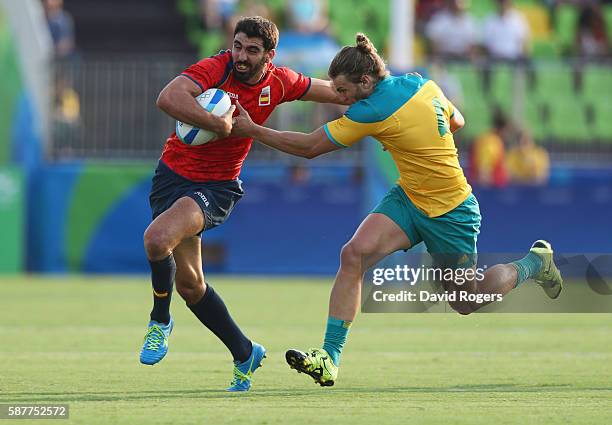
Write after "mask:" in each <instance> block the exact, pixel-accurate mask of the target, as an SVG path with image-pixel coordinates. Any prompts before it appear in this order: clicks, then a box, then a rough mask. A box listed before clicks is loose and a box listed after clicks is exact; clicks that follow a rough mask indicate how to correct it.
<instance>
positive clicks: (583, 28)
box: [574, 1, 610, 57]
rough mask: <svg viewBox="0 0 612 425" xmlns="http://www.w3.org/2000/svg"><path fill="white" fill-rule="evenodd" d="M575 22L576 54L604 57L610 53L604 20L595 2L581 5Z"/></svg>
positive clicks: (599, 7)
mask: <svg viewBox="0 0 612 425" xmlns="http://www.w3.org/2000/svg"><path fill="white" fill-rule="evenodd" d="M576 24H577V28H576V39H575V41H574V47H575V49H576V54H578V55H580V56H584V57H604V56H608V55H609V54H610V44H609V42H608V32H607V28H606V21H605V19H604V17H603V13H602V10H601V6H600V5H599V4H598V3H597V2H594V1H591V2H587V3H583V4H582V5H581V7H580V13H579V15H578V21H577V23H576Z"/></svg>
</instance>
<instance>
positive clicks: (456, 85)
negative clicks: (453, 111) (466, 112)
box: [429, 59, 464, 110]
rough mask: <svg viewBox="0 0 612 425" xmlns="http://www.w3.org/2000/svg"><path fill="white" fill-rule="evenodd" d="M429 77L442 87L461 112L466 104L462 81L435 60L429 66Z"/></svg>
mask: <svg viewBox="0 0 612 425" xmlns="http://www.w3.org/2000/svg"><path fill="white" fill-rule="evenodd" d="M429 76H430V77H431V79H432V80H434V81H435V82H436V83H437V84H438V85H439V86H440V88H441V89H442V91H443V92H444V94H445V95H446V97H447V98H448V99H450V101H451V102H453V105H455V106H456V107H458V108H459V109H460V110H461V109H462V108H463V104H464V98H463V87H462V86H461V80H459V79H458V78H457V76H455V75H453V74H451V73H449V72H448V69H447V68H446V67H445V66H444V63H441V62H440V61H438V60H435V59H434V60H433V61H432V62H431V64H430V65H429Z"/></svg>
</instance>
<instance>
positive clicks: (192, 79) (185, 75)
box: [181, 74, 204, 91]
mask: <svg viewBox="0 0 612 425" xmlns="http://www.w3.org/2000/svg"><path fill="white" fill-rule="evenodd" d="M181 76H182V77H185V78H189V79H190V80H191V81H193V82H194V83H196V84H197V85H198V87H199V88H200V90H202V91H204V87H202V84H200V83H198V82H197V81H196V80H195V79H194V78H193V77H190V76H189V75H187V74H181Z"/></svg>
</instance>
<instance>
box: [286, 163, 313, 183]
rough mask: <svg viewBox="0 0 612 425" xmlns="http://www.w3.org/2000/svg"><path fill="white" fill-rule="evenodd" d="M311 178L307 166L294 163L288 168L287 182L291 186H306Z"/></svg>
mask: <svg viewBox="0 0 612 425" xmlns="http://www.w3.org/2000/svg"><path fill="white" fill-rule="evenodd" d="M311 177H312V175H311V172H310V168H308V166H307V165H304V164H297V163H294V164H292V165H291V166H289V180H290V181H291V183H292V184H294V185H303V184H307V183H309V182H310V179H311Z"/></svg>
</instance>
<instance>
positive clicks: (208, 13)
mask: <svg viewBox="0 0 612 425" xmlns="http://www.w3.org/2000/svg"><path fill="white" fill-rule="evenodd" d="M237 9H238V0H200V10H201V13H202V19H203V21H204V28H206V29H207V30H211V29H225V28H226V27H227V26H228V23H229V22H230V20H231V19H232V17H233V16H234V15H235V14H236V11H237Z"/></svg>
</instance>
